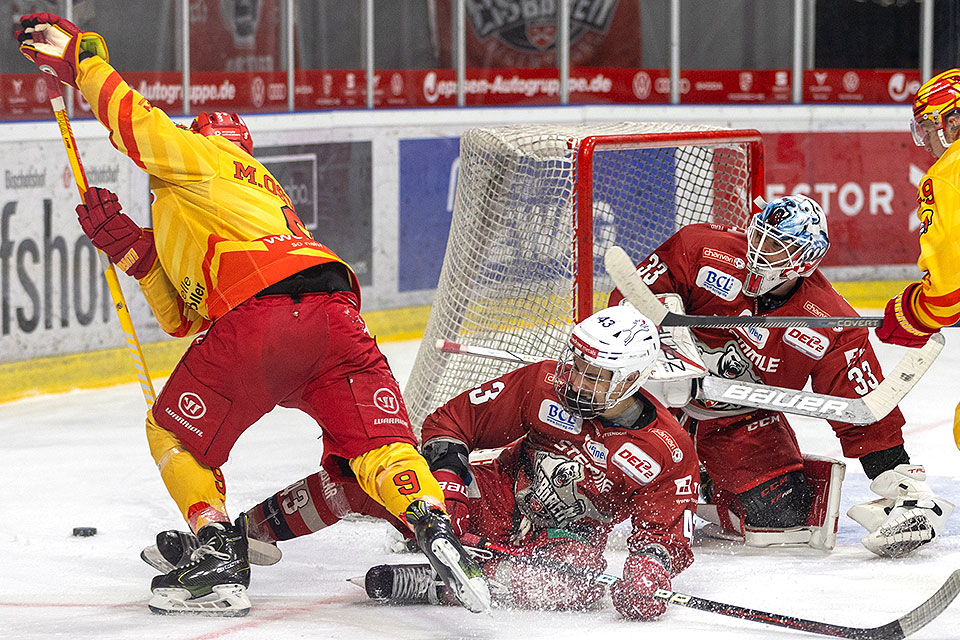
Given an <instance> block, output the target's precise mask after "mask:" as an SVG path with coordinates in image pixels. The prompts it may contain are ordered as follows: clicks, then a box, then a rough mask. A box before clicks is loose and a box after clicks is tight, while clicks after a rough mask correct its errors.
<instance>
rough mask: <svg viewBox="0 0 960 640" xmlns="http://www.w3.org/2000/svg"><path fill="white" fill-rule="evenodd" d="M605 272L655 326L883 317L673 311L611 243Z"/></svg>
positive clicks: (866, 321) (824, 322)
mask: <svg viewBox="0 0 960 640" xmlns="http://www.w3.org/2000/svg"><path fill="white" fill-rule="evenodd" d="M603 261H604V265H605V266H606V269H607V273H609V274H610V277H611V278H613V282H614V284H616V285H617V288H618V289H619V290H620V293H622V294H623V297H624V298H626V299H627V301H628V302H629V303H630V304H632V305H633V306H634V307H636V308H637V309H638V310H639V311H640V313H642V314H643V315H645V316H647V317H648V318H650V319H651V320H653V323H654V324H656V325H657V326H665V327H702V328H713V329H723V328H728V327H769V328H778V327H780V328H782V327H813V328H823V327H879V326H880V325H881V324H883V318H862V317H860V316H838V317H827V318H824V317H819V316H688V315H684V314H678V313H672V312H670V311H667V309H666V308H665V307H664V306H663V305H662V304H660V301H659V300H657V297H656V296H655V295H654V294H653V292H652V291H650V287H648V286H647V285H646V284H645V283H644V282H643V280H642V279H640V277H639V276H638V275H637V267H636V265H635V264H634V263H633V261H631V260H630V257H629V256H627V254H626V252H625V251H624V250H623V249H621V248H620V247H616V246H613V247H610V248H609V249H607V252H606V254H605V255H604V258H603Z"/></svg>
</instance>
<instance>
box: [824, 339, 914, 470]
mask: <svg viewBox="0 0 960 640" xmlns="http://www.w3.org/2000/svg"><path fill="white" fill-rule="evenodd" d="M869 335H870V334H869V332H868V331H867V330H866V329H845V330H844V331H843V332H842V333H841V334H839V337H838V338H836V339H835V340H834V342H833V344H832V345H831V348H830V350H829V351H828V352H827V353H826V354H825V355H824V357H823V359H822V360H821V361H820V362H819V364H818V366H816V367H814V369H813V370H812V371H811V374H810V385H811V388H812V389H813V390H814V391H815V392H816V393H825V394H829V395H834V396H840V397H843V398H857V397H860V396H864V395H866V394H867V393H869V392H870V391H873V390H874V389H876V388H877V386H878V385H879V384H880V382H882V381H883V370H882V369H881V367H880V362H879V361H878V360H877V355H876V353H874V351H873V346H872V345H871V344H870V338H869ZM903 424H904V419H903V414H902V413H901V412H900V409H899V407H897V408H894V410H893V411H891V412H890V413H889V414H887V416H886V417H884V418H883V419H882V420H879V421H877V422H874V423H873V424H870V425H867V426H863V425H853V424H846V423H842V422H833V421H830V426H831V427H833V431H834V433H836V434H837V437H838V438H839V439H840V446H841V449H842V450H843V455H844V456H846V457H848V458H861V457H863V456H865V455H867V454H868V453H873V452H874V451H883V450H884V449H889V448H890V447H895V446H897V445H902V444H903V432H902V427H903Z"/></svg>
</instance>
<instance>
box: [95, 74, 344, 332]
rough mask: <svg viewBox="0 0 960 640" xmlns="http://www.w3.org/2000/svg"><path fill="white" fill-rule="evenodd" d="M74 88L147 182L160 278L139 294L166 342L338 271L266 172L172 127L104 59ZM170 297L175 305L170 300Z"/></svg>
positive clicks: (242, 155)
mask: <svg viewBox="0 0 960 640" xmlns="http://www.w3.org/2000/svg"><path fill="white" fill-rule="evenodd" d="M77 86H78V87H79V89H80V91H81V92H82V93H83V97H84V98H85V99H86V100H87V102H89V103H90V105H91V106H92V107H93V112H94V115H96V117H97V119H98V120H99V121H100V122H101V123H102V124H103V125H104V126H105V127H106V128H107V129H108V130H109V131H110V140H111V142H112V143H113V144H114V146H116V148H117V149H118V150H120V151H121V152H123V153H124V154H126V155H127V156H128V157H129V158H130V159H131V160H132V161H133V162H134V163H136V165H137V166H138V167H140V168H141V169H143V170H144V171H145V172H147V173H149V174H150V176H151V178H150V189H151V191H152V192H153V195H154V196H155V198H156V200H155V201H154V204H153V229H154V239H155V241H156V246H157V257H158V262H159V264H160V266H161V268H162V271H163V275H164V276H165V277H164V278H163V279H161V278H160V277H159V275H157V276H155V277H153V278H150V280H149V281H148V282H147V283H146V285H142V288H143V290H144V293H145V295H147V299H148V301H150V303H151V306H152V307H153V305H158V307H159V308H154V313H155V314H156V315H157V318H158V321H160V322H161V325H162V326H163V327H164V329H165V330H167V331H168V332H170V331H174V332H176V333H175V334H174V335H180V334H181V333H180V332H184V331H187V332H190V331H192V330H193V329H194V326H195V323H196V322H198V320H197V318H203V319H207V320H216V319H217V318H219V317H220V316H222V315H223V314H224V313H226V312H227V311H229V310H230V309H233V308H234V307H236V306H237V305H239V304H240V303H242V302H243V301H245V300H247V299H248V298H250V297H251V296H253V295H254V294H256V293H257V292H258V291H261V290H262V289H264V288H266V287H268V286H269V285H271V284H274V283H276V282H279V281H280V280H283V279H284V278H286V277H288V276H290V275H293V274H294V273H297V272H299V271H302V270H304V269H307V268H309V267H312V266H314V265H317V264H323V263H328V262H339V263H343V261H342V260H341V259H340V258H339V257H338V256H337V255H336V254H335V253H334V252H333V251H331V250H330V249H329V248H328V247H326V246H325V245H323V244H322V243H320V242H318V241H316V240H315V239H314V238H313V236H312V235H311V234H310V232H309V231H307V229H306V227H304V225H303V222H301V221H300V218H299V217H298V216H297V214H296V211H295V210H294V207H293V203H292V202H291V201H290V198H289V197H288V196H287V194H286V193H285V192H284V190H283V187H282V186H281V185H280V184H279V183H278V182H277V180H276V179H275V178H274V177H273V175H271V174H270V172H269V171H268V170H267V169H266V167H264V166H263V164H261V163H260V162H258V161H257V160H256V159H255V158H253V157H252V156H251V155H249V154H248V153H247V152H246V151H244V150H243V149H241V148H240V147H239V146H237V145H235V144H234V143H232V142H230V141H228V140H226V139H224V138H222V137H220V136H204V135H201V134H199V133H196V132H194V131H190V130H189V129H184V128H181V127H178V126H177V125H176V124H174V123H173V121H172V120H170V118H168V117H167V115H166V114H164V113H163V111H162V110H161V109H158V108H155V107H153V106H152V105H151V104H150V103H149V102H148V101H147V100H146V99H145V98H144V97H143V96H141V95H140V94H139V93H137V92H136V91H134V90H132V89H131V88H130V87H129V86H128V85H127V83H126V82H124V81H123V79H122V78H121V77H120V75H119V74H118V73H117V72H116V71H115V70H114V69H113V67H111V66H110V65H109V64H107V63H106V62H104V61H103V60H102V59H100V58H96V57H94V58H89V59H87V60H84V61H83V62H82V63H80V67H79V73H78V75H77ZM343 264H345V263H343ZM348 270H349V266H348ZM350 273H351V283H352V287H353V290H354V292H355V293H356V294H357V297H358V298H359V295H360V289H359V286H358V283H357V280H356V277H355V276H354V275H353V272H352V271H350ZM148 275H152V274H148ZM163 280H166V282H163ZM171 289H172V291H173V293H174V294H175V295H176V296H177V297H178V298H179V301H177V300H173V299H171V298H170V291H171ZM148 292H149V293H148ZM174 304H175V305H177V306H176V308H175V307H174ZM183 323H186V325H184V324H183ZM182 335H186V333H183V334H182Z"/></svg>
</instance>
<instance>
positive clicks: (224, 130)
mask: <svg viewBox="0 0 960 640" xmlns="http://www.w3.org/2000/svg"><path fill="white" fill-rule="evenodd" d="M190 130H191V131H196V132H197V133H200V134H203V135H205V136H223V137H224V138H226V139H227V140H229V141H230V142H232V143H234V144H236V145H237V146H238V147H240V148H241V149H243V150H244V151H246V152H247V153H249V154H250V155H253V137H252V136H251V135H250V129H248V128H247V123H246V122H244V121H243V118H241V117H240V116H239V115H238V114H236V113H226V112H223V111H211V112H209V113H201V114H199V115H197V117H196V118H194V119H193V122H191V123H190Z"/></svg>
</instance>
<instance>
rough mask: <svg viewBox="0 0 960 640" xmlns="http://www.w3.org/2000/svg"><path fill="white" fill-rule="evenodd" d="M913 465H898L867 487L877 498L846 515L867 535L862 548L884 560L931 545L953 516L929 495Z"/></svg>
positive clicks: (948, 504) (918, 469)
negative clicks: (859, 525) (867, 533)
mask: <svg viewBox="0 0 960 640" xmlns="http://www.w3.org/2000/svg"><path fill="white" fill-rule="evenodd" d="M926 478H927V476H926V473H925V472H924V469H923V467H922V466H920V465H917V464H900V465H897V466H896V467H895V468H893V469H889V470H887V471H884V472H883V473H881V474H880V475H879V476H877V477H876V478H875V479H874V480H873V482H871V483H870V490H871V491H873V492H874V493H876V494H877V495H879V496H881V498H879V499H877V500H873V501H871V502H866V503H864V504H858V505H855V506H853V507H851V508H850V510H849V511H847V515H848V516H850V517H851V518H852V519H854V520H856V521H857V522H859V523H860V524H861V525H863V527H864V528H865V529H866V530H867V531H869V532H870V533H869V535H867V536H865V537H864V538H862V539H861V542H862V543H863V546H865V547H866V548H867V549H869V550H870V551H872V552H873V553H875V554H877V555H878V556H883V557H887V558H901V557H903V556H906V555H908V554H910V553H912V552H913V551H915V550H916V549H918V548H920V547H921V546H923V545H925V544H928V543H929V542H931V541H933V539H934V538H936V537H937V535H939V533H940V532H941V531H943V526H944V523H945V522H946V521H947V518H949V517H950V514H951V513H953V506H954V505H953V504H952V503H951V502H949V501H947V500H944V499H943V498H940V497H937V496H935V495H934V494H933V491H932V490H931V489H930V486H929V485H927V483H926Z"/></svg>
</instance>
